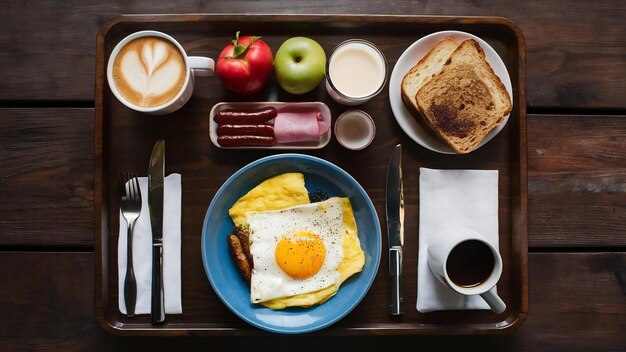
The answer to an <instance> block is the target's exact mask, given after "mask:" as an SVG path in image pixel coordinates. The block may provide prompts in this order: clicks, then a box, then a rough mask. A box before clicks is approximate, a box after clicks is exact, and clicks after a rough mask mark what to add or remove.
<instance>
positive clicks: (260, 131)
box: [217, 125, 274, 137]
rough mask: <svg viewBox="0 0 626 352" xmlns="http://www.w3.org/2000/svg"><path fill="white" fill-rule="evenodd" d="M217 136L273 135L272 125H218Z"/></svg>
mask: <svg viewBox="0 0 626 352" xmlns="http://www.w3.org/2000/svg"><path fill="white" fill-rule="evenodd" d="M217 135H218V136H245V135H251V136H265V137H272V136H274V126H271V125H219V126H217Z"/></svg>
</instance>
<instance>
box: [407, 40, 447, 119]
mask: <svg viewBox="0 0 626 352" xmlns="http://www.w3.org/2000/svg"><path fill="white" fill-rule="evenodd" d="M458 46H459V42H458V41H457V40H456V39H455V38H453V37H447V38H446V39H444V40H442V41H440V42H439V43H438V44H437V45H435V46H434V47H433V48H432V49H430V51H429V52H428V53H427V54H426V56H424V57H423V58H422V59H421V60H420V61H419V62H418V63H417V64H415V66H413V67H412V68H411V69H410V70H409V72H407V73H406V75H404V78H403V79H402V85H401V88H400V90H401V92H402V100H403V101H404V105H406V107H407V108H408V109H409V110H410V111H411V113H412V114H413V115H414V117H415V118H416V119H418V122H419V120H421V119H422V117H421V116H420V112H419V109H418V107H417V102H416V101H415V95H417V92H418V91H419V90H420V88H422V87H423V86H424V84H425V83H426V82H427V81H428V80H429V79H431V78H432V77H434V76H435V75H436V74H438V73H439V72H440V71H441V69H442V68H443V66H444V65H445V63H446V61H447V60H448V58H449V57H450V55H452V52H453V51H454V50H455V49H456V48H457V47H458Z"/></svg>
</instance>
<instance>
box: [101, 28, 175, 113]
mask: <svg viewBox="0 0 626 352" xmlns="http://www.w3.org/2000/svg"><path fill="white" fill-rule="evenodd" d="M186 71H187V66H186V62H185V57H184V56H183V54H182V53H181V52H180V50H178V47H176V45H174V44H173V43H171V42H169V41H168V40H166V39H164V38H160V37H156V36H147V37H140V38H137V39H133V40H132V41H130V42H128V43H127V44H126V45H124V47H122V49H121V50H120V51H119V53H118V54H117V56H116V57H115V61H114V63H113V70H112V74H113V82H114V84H115V87H116V88H117V90H118V92H119V93H120V94H121V95H122V96H123V97H124V99H126V100H127V101H128V102H129V103H131V104H133V105H135V106H138V107H142V108H152V107H156V106H160V105H163V104H166V103H168V102H169V101H171V100H172V99H174V98H175V97H176V96H177V95H178V93H180V91H181V90H182V89H183V86H184V84H185V80H186V74H187V72H186Z"/></svg>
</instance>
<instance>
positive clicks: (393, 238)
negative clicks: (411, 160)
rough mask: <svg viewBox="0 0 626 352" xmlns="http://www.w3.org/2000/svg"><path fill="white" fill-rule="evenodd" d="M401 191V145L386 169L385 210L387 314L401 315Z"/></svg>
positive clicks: (402, 218)
mask: <svg viewBox="0 0 626 352" xmlns="http://www.w3.org/2000/svg"><path fill="white" fill-rule="evenodd" d="M402 192H403V189H402V145H400V144H398V145H396V147H395V148H394V149H393V151H392V153H391V157H390V158H389V166H388V167H387V185H386V196H385V202H386V204H385V210H386V216H387V242H388V245H389V280H390V285H389V314H391V315H401V314H402V313H403V300H404V297H403V292H402V245H403V244H404V195H403V193H402Z"/></svg>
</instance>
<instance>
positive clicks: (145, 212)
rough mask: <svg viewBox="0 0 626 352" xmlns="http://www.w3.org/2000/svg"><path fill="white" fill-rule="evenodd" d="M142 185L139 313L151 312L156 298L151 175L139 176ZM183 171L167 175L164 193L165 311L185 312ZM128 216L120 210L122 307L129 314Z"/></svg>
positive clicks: (137, 235) (136, 259)
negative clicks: (126, 292) (126, 296)
mask: <svg viewBox="0 0 626 352" xmlns="http://www.w3.org/2000/svg"><path fill="white" fill-rule="evenodd" d="M139 187H140V188H141V200H142V206H141V214H140V215H139V218H137V221H136V222H135V230H134V232H133V236H134V237H133V266H134V270H135V278H136V279H137V303H136V305H135V314H150V311H151V309H152V308H151V300H152V227H151V224H150V208H149V207H148V178H147V177H140V178H139ZM181 198H182V186H181V176H180V174H171V175H169V176H167V177H165V180H164V194H163V203H164V206H163V297H164V300H165V313H167V314H181V313H182V312H183V306H182V301H181V295H180V288H181V284H180V283H181V273H180V265H181V264H180V241H181V239H180V236H181V226H180V224H181V222H180V218H181ZM127 226H128V225H127V222H126V219H125V218H124V217H123V216H122V213H121V211H120V235H119V242H118V247H117V265H118V270H117V272H118V280H117V281H118V287H119V309H120V312H122V314H126V303H125V301H124V278H125V276H126V229H127Z"/></svg>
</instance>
